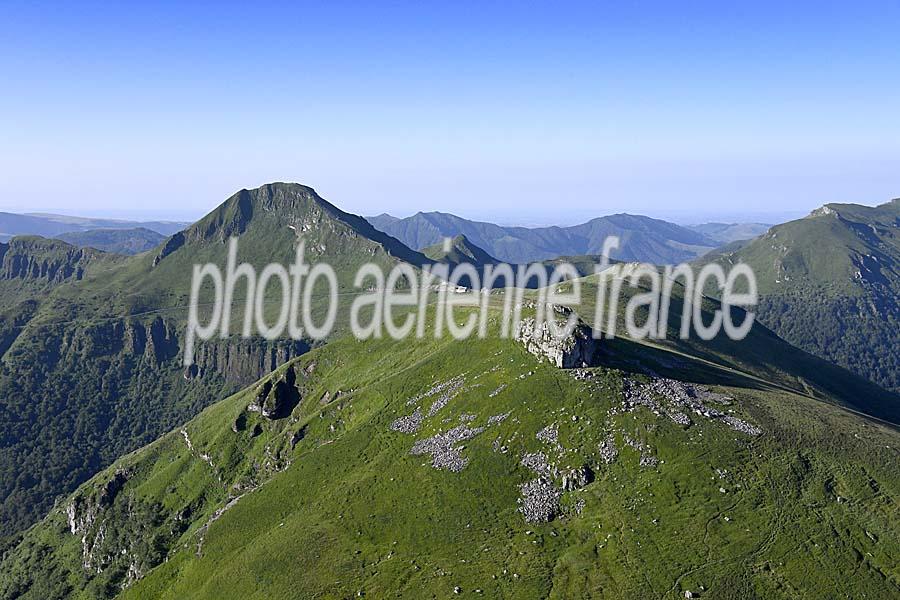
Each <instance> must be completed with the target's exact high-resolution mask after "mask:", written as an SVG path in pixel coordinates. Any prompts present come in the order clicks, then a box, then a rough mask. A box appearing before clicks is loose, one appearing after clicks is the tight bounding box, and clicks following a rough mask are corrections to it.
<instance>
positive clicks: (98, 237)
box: [56, 227, 166, 255]
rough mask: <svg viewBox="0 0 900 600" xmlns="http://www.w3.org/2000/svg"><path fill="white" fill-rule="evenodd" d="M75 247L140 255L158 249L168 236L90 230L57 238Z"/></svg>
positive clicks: (139, 230) (136, 230) (143, 231)
mask: <svg viewBox="0 0 900 600" xmlns="http://www.w3.org/2000/svg"><path fill="white" fill-rule="evenodd" d="M56 239H59V240H62V241H64V242H67V243H69V244H72V245H73V246H79V247H88V248H96V249H97V250H103V251H104V252H114V253H116V254H129V255H130V254H140V253H141V252H146V251H147V250H151V249H153V248H155V247H157V246H158V245H159V244H160V243H162V241H163V240H164V239H166V236H164V235H161V234H159V233H156V232H155V231H151V230H150V229H146V228H144V227H135V228H133V229H88V230H86V231H71V232H68V233H62V234H60V235H58V236H56Z"/></svg>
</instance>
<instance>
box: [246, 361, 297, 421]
mask: <svg viewBox="0 0 900 600" xmlns="http://www.w3.org/2000/svg"><path fill="white" fill-rule="evenodd" d="M299 403H300V391H299V390H298V389H297V372H296V371H295V370H294V368H293V367H289V368H288V369H287V370H286V371H285V372H284V374H282V375H281V377H279V378H277V379H275V380H273V379H271V378H270V379H267V380H266V381H265V382H264V383H263V384H262V386H261V387H260V388H259V391H258V392H257V394H256V398H254V400H253V401H252V402H251V403H250V404H249V405H248V406H247V410H249V411H251V412H258V413H260V414H261V415H262V416H264V417H266V418H267V419H281V418H284V417H286V416H288V415H290V414H291V411H293V410H294V407H295V406H297V404H299Z"/></svg>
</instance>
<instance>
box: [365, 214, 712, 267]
mask: <svg viewBox="0 0 900 600" xmlns="http://www.w3.org/2000/svg"><path fill="white" fill-rule="evenodd" d="M369 221H370V222H371V223H372V224H373V225H374V226H375V227H377V228H378V229H380V230H382V231H384V232H385V233H387V234H389V235H392V236H394V237H396V238H397V239H399V240H400V241H401V242H403V243H404V244H406V245H407V246H409V247H410V248H426V247H428V246H432V245H435V244H438V243H440V242H441V241H442V240H443V239H444V238H447V237H450V238H453V237H456V236H458V235H464V236H465V237H466V238H467V239H468V240H469V241H470V242H471V243H472V244H474V245H476V246H478V247H479V248H482V249H483V250H484V251H485V252H487V253H488V254H489V255H491V256H493V257H496V258H497V259H499V260H501V261H504V262H509V263H513V264H516V263H528V262H536V261H542V260H548V259H553V258H556V257H558V256H563V255H569V256H576V255H587V254H600V253H601V252H602V250H603V242H604V240H605V239H606V238H607V237H608V236H610V235H617V236H619V237H620V238H621V246H620V248H619V250H618V251H614V252H613V254H612V257H613V258H615V259H618V260H624V261H642V262H650V263H654V264H669V263H679V262H683V261H687V260H691V259H694V258H696V257H698V256H700V255H702V254H704V253H706V252H708V251H710V250H712V249H713V248H714V247H716V246H719V245H720V244H718V243H717V242H715V241H714V240H711V239H710V238H708V237H706V236H705V235H703V234H701V233H698V232H695V231H691V230H690V229H687V228H685V227H681V226H679V225H675V224H673V223H668V222H666V221H660V220H658V219H651V218H649V217H643V216H636V215H628V214H619V215H611V216H608V217H600V218H597V219H593V220H591V221H588V222H587V223H583V224H581V225H575V226H572V227H538V228H533V229H530V228H526V227H501V226H499V225H495V224H493V223H484V222H478V221H469V220H467V219H463V218H461V217H457V216H455V215H451V214H446V213H439V212H430V213H422V212H420V213H416V214H415V215H413V216H411V217H407V218H405V219H397V218H395V217H392V216H390V215H380V216H378V217H369Z"/></svg>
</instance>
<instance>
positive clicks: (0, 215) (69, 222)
mask: <svg viewBox="0 0 900 600" xmlns="http://www.w3.org/2000/svg"><path fill="white" fill-rule="evenodd" d="M187 225H188V223H179V222H174V221H123V220H118V219H94V218H85V217H72V216H67V215H54V214H48V213H29V214H24V215H20V214H15V213H6V212H0V240H2V241H8V240H9V239H10V238H12V237H15V236H17V235H39V236H42V237H56V236H58V235H60V234H63V233H69V232H73V231H88V230H91V229H134V228H135V227H143V228H144V229H149V230H151V231H155V232H156V233H159V234H160V235H164V236H168V235H172V234H173V233H176V232H178V231H180V230H182V229H184V227H186V226H187Z"/></svg>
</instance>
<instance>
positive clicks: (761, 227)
mask: <svg viewBox="0 0 900 600" xmlns="http://www.w3.org/2000/svg"><path fill="white" fill-rule="evenodd" d="M687 227H688V229H691V230H693V231H696V232H697V233H701V234H703V235H705V236H706V237H708V238H710V239H712V240H715V241H716V242H718V243H719V244H730V243H732V242H739V241H742V240H752V239H753V238H755V237H759V236H761V235H762V234H764V233H765V232H766V231H768V230H769V228H770V227H771V225H765V224H763V223H703V224H702V225H688V226H687Z"/></svg>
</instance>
